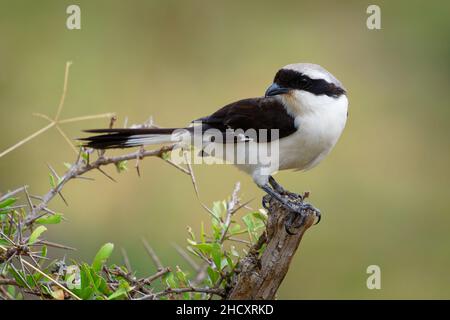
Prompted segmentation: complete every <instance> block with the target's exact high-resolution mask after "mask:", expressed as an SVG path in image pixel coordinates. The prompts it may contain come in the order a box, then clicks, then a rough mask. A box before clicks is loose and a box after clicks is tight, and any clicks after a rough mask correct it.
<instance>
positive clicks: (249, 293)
mask: <svg viewBox="0 0 450 320" xmlns="http://www.w3.org/2000/svg"><path fill="white" fill-rule="evenodd" d="M289 214H292V213H290V212H289V211H287V210H286V209H285V208H283V207H282V206H281V205H280V204H279V203H278V202H277V201H276V200H271V201H270V205H269V218H268V221H267V228H266V231H265V232H264V233H263V234H262V235H261V237H260V239H259V240H258V243H257V244H255V245H254V246H253V247H252V248H251V250H250V252H249V254H248V255H247V256H246V257H245V258H243V259H242V260H241V261H240V263H239V265H238V267H237V271H236V273H235V275H234V277H233V279H232V281H231V283H230V286H229V289H228V292H227V296H226V299H227V300H243V299H246V300H267V299H269V300H271V299H275V298H276V293H277V291H278V288H279V287H280V285H281V283H282V281H283V279H284V277H285V276H286V274H287V272H288V270H289V266H290V264H291V261H292V258H293V257H294V254H295V252H296V251H297V249H298V247H299V244H300V241H301V240H302V238H303V235H304V233H305V231H306V230H307V229H308V228H309V227H311V226H312V225H313V224H314V221H315V218H316V217H315V214H314V212H312V211H310V210H308V211H307V212H306V218H305V220H304V223H303V224H302V225H301V226H300V227H299V228H298V229H297V230H296V233H295V234H294V235H290V234H288V233H287V232H286V230H285V220H286V218H287V217H288V216H289ZM263 246H265V249H264V251H263V252H262V254H261V253H260V252H261V250H260V249H261V248H262V247H263Z"/></svg>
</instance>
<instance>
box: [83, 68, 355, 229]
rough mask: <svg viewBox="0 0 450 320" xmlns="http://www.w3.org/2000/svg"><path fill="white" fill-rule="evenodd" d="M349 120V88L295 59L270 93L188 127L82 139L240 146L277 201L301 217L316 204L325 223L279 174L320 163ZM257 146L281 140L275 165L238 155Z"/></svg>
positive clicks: (100, 143) (112, 143) (247, 166)
mask: <svg viewBox="0 0 450 320" xmlns="http://www.w3.org/2000/svg"><path fill="white" fill-rule="evenodd" d="M347 118H348V98H347V90H346V89H345V87H344V86H343V85H342V83H341V82H340V81H339V80H338V79H337V78H335V77H334V76H333V75H332V74H331V73H330V72H328V71H327V70H326V69H325V68H323V67H322V66H320V65H318V64H313V63H294V64H288V65H286V66H284V67H282V68H281V69H279V70H278V71H277V72H276V74H275V77H274V78H273V81H272V84H270V86H269V87H268V88H267V90H266V91H265V94H264V96H260V97H255V98H247V99H242V100H238V101H236V102H233V103H230V104H227V105H225V106H224V107H222V108H220V109H218V110H217V111H216V112H214V113H212V114H210V115H209V116H206V117H202V118H198V119H196V120H194V121H192V122H191V124H190V125H189V126H186V127H180V128H108V129H90V130H85V132H87V133H91V134H95V135H93V136H89V137H87V138H82V139H80V140H82V141H83V145H84V147H88V148H93V149H100V150H103V149H116V148H129V147H142V146H145V145H154V144H165V143H173V142H180V141H184V143H187V144H195V143H194V140H195V139H196V138H198V139H197V140H198V141H200V142H201V144H200V148H201V149H202V151H204V150H209V152H208V151H206V152H204V153H202V156H209V155H211V154H212V156H216V154H215V153H214V152H210V150H215V151H217V150H225V151H227V150H228V151H230V150H231V151H233V152H235V153H236V155H235V157H234V158H233V160H234V164H235V165H236V166H237V167H238V168H239V169H241V170H242V171H244V172H246V173H248V174H249V175H250V176H251V177H252V179H253V181H254V182H255V184H256V185H257V186H258V187H259V188H261V189H262V190H263V191H264V192H265V193H266V194H267V196H268V197H269V199H276V200H277V201H278V202H279V203H280V204H281V205H282V206H283V207H285V208H286V209H287V210H289V211H290V212H293V213H295V214H298V215H304V213H305V210H308V209H309V210H313V212H314V213H315V214H316V215H317V217H318V221H320V211H319V210H318V209H316V208H314V207H313V206H312V205H310V204H308V203H305V202H303V199H301V200H302V201H301V202H300V203H299V202H298V201H295V199H294V200H293V199H291V198H292V195H296V196H297V199H298V197H301V196H300V195H297V194H295V193H293V192H290V191H287V190H285V189H284V188H283V187H282V186H281V185H280V184H279V183H278V182H277V181H276V180H275V179H274V177H273V175H274V174H276V173H277V172H278V171H281V170H290V169H293V170H294V171H306V170H309V169H311V168H313V167H315V166H316V165H318V164H319V163H320V162H321V161H322V160H323V159H324V158H325V157H326V156H327V155H328V154H329V153H330V151H331V150H332V149H333V148H334V146H335V145H336V143H337V141H338V140H339V138H340V136H341V134H342V132H343V130H344V128H345V125H346V122H347ZM211 132H213V133H211ZM267 132H275V133H276V134H275V135H272V134H270V135H269V134H267ZM263 133H265V134H263ZM186 141H187V142H186ZM250 145H253V146H256V147H261V148H262V147H263V146H264V147H265V148H266V149H267V148H269V149H270V148H272V147H273V146H276V148H275V152H273V154H271V157H272V158H271V160H274V159H275V160H276V161H273V162H276V166H268V165H267V161H266V162H264V163H263V161H262V160H260V159H259V158H258V159H256V161H253V162H251V163H250V162H248V163H247V162H245V161H244V162H243V163H242V161H241V162H238V161H236V158H239V156H242V157H241V158H240V159H242V158H244V159H247V160H248V156H249V153H250V152H252V151H251V150H253V149H251V148H250V147H249V146H250ZM271 150H272V149H271ZM216 153H219V152H216ZM220 157H222V158H223V157H224V156H223V154H221V155H220V156H219V158H220ZM228 160H229V159H228ZM294 198H295V197H294ZM263 205H264V200H263Z"/></svg>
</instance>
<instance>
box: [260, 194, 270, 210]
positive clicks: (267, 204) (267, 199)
mask: <svg viewBox="0 0 450 320" xmlns="http://www.w3.org/2000/svg"><path fill="white" fill-rule="evenodd" d="M270 200H272V197H271V196H270V195H268V194H266V195H265V196H264V197H263V198H262V206H263V208H264V209H266V210H269V207H270Z"/></svg>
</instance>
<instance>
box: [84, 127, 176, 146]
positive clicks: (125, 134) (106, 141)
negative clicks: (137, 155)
mask: <svg viewBox="0 0 450 320" xmlns="http://www.w3.org/2000/svg"><path fill="white" fill-rule="evenodd" d="M176 130H180V129H179V128H136V129H133V128H123V129H120V128H119V129H91V130H85V131H84V132H88V133H99V135H95V136H91V137H87V138H81V139H78V140H81V141H84V143H83V146H85V147H89V148H94V149H114V148H131V147H138V146H144V145H151V144H164V143H170V142H176V141H177V137H176V136H173V133H174V132H175V131H176Z"/></svg>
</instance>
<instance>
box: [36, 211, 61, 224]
mask: <svg viewBox="0 0 450 320" xmlns="http://www.w3.org/2000/svg"><path fill="white" fill-rule="evenodd" d="M61 220H62V214H61V213H57V214H54V215H51V216H45V217H42V218H39V219H36V223H39V224H58V223H60V222H61Z"/></svg>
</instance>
